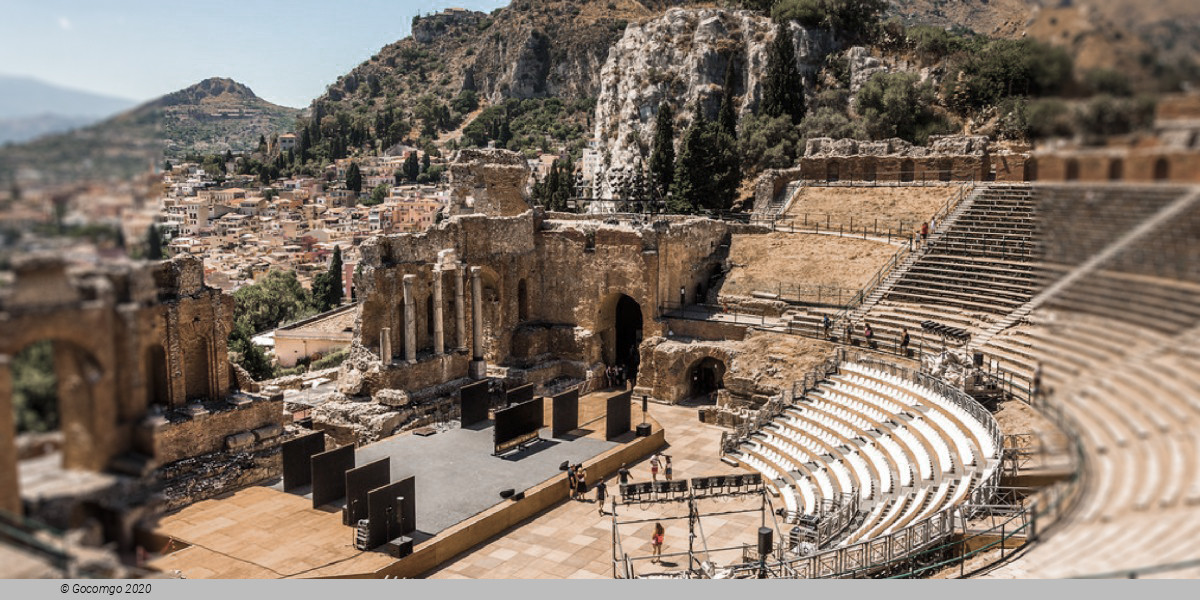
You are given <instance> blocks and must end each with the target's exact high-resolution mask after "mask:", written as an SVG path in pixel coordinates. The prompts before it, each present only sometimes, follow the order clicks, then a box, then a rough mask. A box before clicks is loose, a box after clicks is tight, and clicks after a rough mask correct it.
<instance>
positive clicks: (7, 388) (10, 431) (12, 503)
mask: <svg viewBox="0 0 1200 600" xmlns="http://www.w3.org/2000/svg"><path fill="white" fill-rule="evenodd" d="M10 364H11V358H10V357H9V356H8V355H6V354H0V510H4V511H8V512H10V513H12V514H14V515H19V514H21V491H20V489H19V488H18V485H17V484H18V483H19V482H20V480H19V479H18V477H17V437H16V436H17V424H16V423H14V422H13V405H12V404H13V399H12V391H13V389H12V370H10V369H9V365H10Z"/></svg>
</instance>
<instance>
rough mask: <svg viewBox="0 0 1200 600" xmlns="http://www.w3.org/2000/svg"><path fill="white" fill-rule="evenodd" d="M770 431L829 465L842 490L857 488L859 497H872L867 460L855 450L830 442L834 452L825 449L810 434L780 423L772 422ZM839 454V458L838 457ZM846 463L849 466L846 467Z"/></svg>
mask: <svg viewBox="0 0 1200 600" xmlns="http://www.w3.org/2000/svg"><path fill="white" fill-rule="evenodd" d="M771 431H772V432H773V433H775V434H777V435H779V436H782V437H783V438H785V439H788V440H790V441H791V442H792V443H793V444H794V445H795V446H797V447H799V448H800V449H801V450H802V451H803V452H806V453H807V455H808V456H810V457H813V459H814V460H822V461H824V462H825V464H827V465H828V466H829V469H830V470H831V471H832V472H833V473H834V476H835V477H837V480H838V485H839V486H840V487H841V489H842V491H846V490H850V489H857V490H859V494H860V497H861V498H862V499H863V500H869V499H871V498H872V497H874V487H873V482H872V478H871V472H870V469H869V468H868V467H867V461H865V460H863V457H861V456H859V455H858V454H857V453H855V452H841V451H840V450H838V449H837V447H836V446H834V445H832V444H830V446H832V447H833V448H834V451H835V452H836V454H834V453H830V452H827V450H826V449H825V448H824V447H823V446H821V445H820V444H818V443H817V442H816V441H815V440H816V439H817V438H815V437H809V436H810V434H807V433H802V432H799V431H796V430H795V429H792V428H791V427H786V426H784V425H782V424H778V423H776V424H774V426H773V427H771ZM826 454H832V455H833V457H832V458H825V455H826ZM839 456H840V457H841V458H839ZM847 463H848V464H849V467H847Z"/></svg>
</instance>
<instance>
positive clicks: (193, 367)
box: [0, 257, 283, 512]
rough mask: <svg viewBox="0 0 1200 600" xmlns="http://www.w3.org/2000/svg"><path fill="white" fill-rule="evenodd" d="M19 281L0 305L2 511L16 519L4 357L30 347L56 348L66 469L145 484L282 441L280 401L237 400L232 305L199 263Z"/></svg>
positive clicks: (36, 268) (20, 270)
mask: <svg viewBox="0 0 1200 600" xmlns="http://www.w3.org/2000/svg"><path fill="white" fill-rule="evenodd" d="M14 270H15V275H16V280H15V283H14V284H13V286H11V288H9V289H8V290H5V293H4V294H3V295H2V296H0V509H3V510H8V511H10V512H20V510H21V496H20V490H19V485H18V479H17V465H16V463H17V459H16V444H15V441H14V435H15V426H14V424H13V422H12V418H13V406H12V384H13V381H12V373H11V369H10V363H11V358H12V357H13V356H14V355H16V354H17V353H18V352H20V351H21V350H23V349H24V348H26V347H27V346H29V345H30V344H32V343H34V342H37V341H43V340H46V341H50V342H51V343H52V345H53V347H54V367H55V373H56V376H57V380H58V402H59V414H60V415H61V423H62V425H61V427H62V432H63V447H62V457H63V458H62V467H63V468H64V469H72V470H80V471H92V472H100V471H106V470H110V469H114V468H117V470H119V471H121V472H125V473H129V472H130V471H131V470H132V471H135V472H138V474H144V473H147V472H150V471H153V470H154V469H155V468H158V467H161V466H163V465H167V464H169V463H172V462H176V461H180V460H184V459H188V458H193V457H197V456H201V455H206V454H213V453H218V454H219V453H223V452H225V451H226V450H227V449H229V447H230V445H231V442H230V438H231V437H233V436H236V435H238V434H241V433H250V432H252V431H255V430H260V435H261V436H262V437H263V438H264V440H265V439H267V438H268V437H270V438H277V437H278V432H277V431H276V429H278V428H279V427H280V426H281V424H282V420H283V415H282V412H283V411H282V401H281V399H280V398H278V397H276V398H273V399H271V398H265V397H262V396H257V395H253V394H248V393H244V392H243V393H238V394H236V395H232V392H233V391H234V390H236V389H237V387H238V385H237V381H236V379H237V378H236V375H235V370H234V369H233V367H231V365H230V363H229V360H228V357H227V354H226V349H225V343H226V338H227V336H228V333H229V329H230V327H231V325H232V322H233V298H232V297H230V296H228V295H225V294H222V293H221V291H220V290H217V289H214V288H210V287H207V286H205V285H204V281H203V276H204V269H203V266H202V264H201V262H200V260H199V259H196V258H191V257H184V258H177V259H174V260H170V261H163V262H158V263H142V264H129V265H117V266H106V267H104V268H102V269H92V270H68V269H67V267H66V265H65V264H64V263H63V262H62V261H61V260H59V259H55V258H48V257H27V258H24V259H22V260H19V261H18V262H17V263H16V265H15V268H14ZM226 413H228V414H226ZM272 426H273V428H272ZM264 428H267V429H264ZM270 433H274V435H268V434H270ZM250 435H251V436H252V437H253V436H254V435H255V434H253V433H250ZM232 445H237V442H236V440H234V441H233V442H232Z"/></svg>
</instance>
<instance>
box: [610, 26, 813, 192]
mask: <svg viewBox="0 0 1200 600" xmlns="http://www.w3.org/2000/svg"><path fill="white" fill-rule="evenodd" d="M790 32H791V36H792V43H793V44H794V45H795V49H796V59H797V62H798V66H799V68H800V72H801V74H802V75H805V80H806V85H810V84H811V81H812V79H813V78H812V75H814V74H815V73H816V72H817V71H818V70H820V68H821V66H822V65H823V64H824V60H825V57H826V56H827V55H828V54H829V53H831V52H833V51H835V50H836V42H835V40H834V37H833V36H832V35H831V34H830V33H829V32H826V31H822V30H809V29H804V28H802V27H800V26H799V25H797V24H795V23H792V24H791V26H790ZM774 39H775V25H774V24H773V23H772V22H771V20H770V19H769V18H767V17H765V16H763V15H762V14H759V13H754V12H750V11H728V10H719V9H678V8H676V9H672V10H669V11H667V12H666V14H664V15H663V16H661V17H659V18H656V19H652V20H649V21H646V22H644V23H635V24H631V25H630V26H629V27H628V28H627V29H626V30H625V34H624V35H623V36H622V37H621V39H620V40H618V41H617V42H616V44H615V45H614V46H613V48H612V50H611V51H610V52H609V53H608V60H607V62H605V64H604V69H603V70H602V71H601V73H600V92H599V97H598V100H597V103H596V113H595V129H594V138H593V139H594V144H595V148H596V149H597V150H598V151H600V152H601V153H602V155H603V159H602V160H603V162H602V164H603V168H605V169H609V168H611V169H616V170H619V169H621V168H623V167H624V166H626V165H631V164H634V163H635V162H636V161H637V159H638V158H639V157H640V158H641V159H642V160H646V159H647V158H648V156H649V147H650V144H651V142H652V140H653V139H654V119H655V115H656V114H657V111H658V106H659V104H660V103H661V102H663V101H667V102H669V103H671V104H672V105H674V107H675V113H676V115H677V117H676V118H677V119H678V122H677V124H676V128H677V131H678V130H681V129H682V128H683V127H686V125H687V123H688V122H690V121H691V118H692V111H691V108H690V107H691V106H693V105H694V104H695V103H696V102H699V103H700V104H701V106H702V107H703V109H704V111H705V113H706V115H707V116H708V117H709V118H714V117H715V116H716V113H717V111H718V109H719V107H720V103H721V96H722V94H723V93H724V89H725V86H727V85H732V86H733V87H734V90H733V93H734V94H735V96H736V97H737V99H738V110H739V113H740V114H741V115H745V114H747V113H749V112H752V111H754V110H755V109H756V108H757V107H758V103H759V101H760V99H761V96H762V83H763V82H762V79H763V76H764V75H765V73H766V62H767V51H768V48H769V47H770V44H771V42H772V41H773V40H774ZM730 61H733V62H734V77H735V78H736V81H732V82H727V81H725V73H726V67H727V65H728V63H729V62H730ZM810 91H811V90H810ZM602 187H603V186H602ZM603 193H604V192H603V189H602V191H601V194H602V195H603Z"/></svg>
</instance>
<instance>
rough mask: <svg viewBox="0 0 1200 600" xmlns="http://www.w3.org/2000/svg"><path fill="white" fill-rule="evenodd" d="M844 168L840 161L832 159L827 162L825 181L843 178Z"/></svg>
mask: <svg viewBox="0 0 1200 600" xmlns="http://www.w3.org/2000/svg"><path fill="white" fill-rule="evenodd" d="M841 174H842V169H841V165H839V164H838V161H836V160H831V161H829V162H827V163H825V181H829V182H833V181H837V180H839V179H840V178H841Z"/></svg>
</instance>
